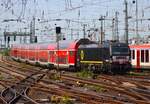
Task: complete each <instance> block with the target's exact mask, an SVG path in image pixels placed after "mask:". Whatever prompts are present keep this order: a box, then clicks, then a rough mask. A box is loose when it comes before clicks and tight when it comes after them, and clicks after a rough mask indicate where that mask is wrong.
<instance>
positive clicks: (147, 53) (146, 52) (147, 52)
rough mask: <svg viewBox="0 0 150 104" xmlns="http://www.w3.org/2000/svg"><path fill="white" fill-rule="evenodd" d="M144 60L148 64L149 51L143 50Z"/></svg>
mask: <svg viewBox="0 0 150 104" xmlns="http://www.w3.org/2000/svg"><path fill="white" fill-rule="evenodd" d="M145 58H146V60H145V61H146V62H149V50H145Z"/></svg>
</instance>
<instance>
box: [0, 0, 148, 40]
mask: <svg viewBox="0 0 150 104" xmlns="http://www.w3.org/2000/svg"><path fill="white" fill-rule="evenodd" d="M132 1H133V0H127V2H128V14H129V16H131V17H132V18H131V19H130V20H129V34H130V37H134V36H135V31H134V29H135V18H136V17H135V8H136V5H135V4H133V3H132ZM0 4H1V5H0V9H1V10H0V22H1V24H0V28H1V33H2V32H3V31H4V29H7V31H25V29H24V28H25V27H27V28H29V24H30V22H31V20H32V18H33V16H34V17H35V18H36V29H37V30H36V34H38V35H39V36H41V37H43V34H45V35H46V36H49V38H52V37H53V36H52V34H55V31H54V30H53V29H54V28H55V27H56V25H57V26H61V27H62V28H63V30H62V32H63V34H64V35H65V37H67V38H69V39H70V38H71V35H70V34H74V35H73V38H78V37H77V36H76V34H78V33H79V34H80V36H79V37H82V36H83V32H82V29H83V24H87V27H86V30H88V29H90V28H94V27H95V28H98V29H99V28H100V21H98V19H99V18H100V16H106V18H107V19H108V20H106V21H105V32H106V33H105V34H106V38H110V37H112V32H111V31H112V21H111V19H112V18H114V17H115V12H119V14H118V18H119V35H120V37H121V36H122V35H123V34H124V17H125V16H124V12H123V11H124V8H125V6H124V0H0ZM138 17H139V19H148V18H150V0H138ZM18 18H19V19H21V20H22V21H23V22H15V21H13V22H3V21H4V20H6V19H18ZM55 19H62V20H61V21H54V20H55ZM66 19H67V20H66ZM46 21H48V22H46ZM79 22H80V23H79ZM149 24H150V21H147V20H143V21H139V34H140V36H143V35H149V34H150V32H149V31H150V30H149V29H150V26H149ZM71 29H73V30H72V31H71ZM27 31H29V30H27Z"/></svg>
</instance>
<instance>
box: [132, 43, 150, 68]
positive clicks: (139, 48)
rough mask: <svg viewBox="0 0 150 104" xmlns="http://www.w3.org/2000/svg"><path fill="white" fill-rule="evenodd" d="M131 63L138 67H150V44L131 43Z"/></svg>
mask: <svg viewBox="0 0 150 104" xmlns="http://www.w3.org/2000/svg"><path fill="white" fill-rule="evenodd" d="M129 47H130V50H131V64H132V67H133V68H136V69H149V68H150V44H140V45H130V46H129Z"/></svg>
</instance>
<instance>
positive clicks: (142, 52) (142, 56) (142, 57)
mask: <svg viewBox="0 0 150 104" xmlns="http://www.w3.org/2000/svg"><path fill="white" fill-rule="evenodd" d="M141 62H144V50H141Z"/></svg>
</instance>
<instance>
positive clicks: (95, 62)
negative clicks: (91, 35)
mask: <svg viewBox="0 0 150 104" xmlns="http://www.w3.org/2000/svg"><path fill="white" fill-rule="evenodd" d="M10 55H11V57H12V58H13V59H15V60H20V61H23V62H27V63H32V64H40V65H43V66H48V67H51V68H57V66H58V65H59V68H61V69H64V68H65V69H70V70H78V69H87V70H92V71H99V72H100V71H105V72H112V73H120V72H121V73H125V72H127V71H128V70H129V69H130V66H131V65H130V63H129V62H130V58H129V47H128V45H127V44H125V43H109V44H104V45H103V44H101V45H99V44H98V43H96V42H93V41H90V40H89V39H80V40H72V41H68V40H63V41H60V42H59V49H58V48H57V43H47V44H46V43H45V44H14V45H12V47H11V51H10Z"/></svg>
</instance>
